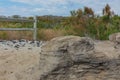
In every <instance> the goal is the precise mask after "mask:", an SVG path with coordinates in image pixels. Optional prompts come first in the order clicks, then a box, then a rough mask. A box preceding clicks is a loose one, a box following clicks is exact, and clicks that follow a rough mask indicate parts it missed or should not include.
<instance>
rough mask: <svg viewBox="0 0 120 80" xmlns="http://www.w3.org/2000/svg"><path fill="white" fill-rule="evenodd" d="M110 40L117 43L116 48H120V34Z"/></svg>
mask: <svg viewBox="0 0 120 80" xmlns="http://www.w3.org/2000/svg"><path fill="white" fill-rule="evenodd" d="M109 40H110V41H112V42H114V43H115V45H114V47H115V48H120V32H118V33H113V34H111V35H110V36H109Z"/></svg>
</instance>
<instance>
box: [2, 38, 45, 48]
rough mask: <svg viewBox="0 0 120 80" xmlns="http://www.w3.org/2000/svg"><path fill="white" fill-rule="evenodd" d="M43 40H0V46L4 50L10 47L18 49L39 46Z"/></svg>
mask: <svg viewBox="0 0 120 80" xmlns="http://www.w3.org/2000/svg"><path fill="white" fill-rule="evenodd" d="M44 43H45V41H30V40H25V39H20V40H0V48H3V49H4V50H8V49H10V48H12V49H20V48H25V47H26V48H28V49H32V48H36V47H37V48H40V47H41V46H42V45H43V44H44Z"/></svg>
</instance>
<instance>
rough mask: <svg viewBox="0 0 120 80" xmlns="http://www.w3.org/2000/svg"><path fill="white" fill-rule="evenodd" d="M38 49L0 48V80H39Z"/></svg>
mask: <svg viewBox="0 0 120 80" xmlns="http://www.w3.org/2000/svg"><path fill="white" fill-rule="evenodd" d="M40 51H41V50H40V47H33V48H30V49H29V47H21V48H19V49H14V48H10V47H8V48H6V47H3V46H2V47H1V46H0V80H39V75H40V70H39V65H40V64H39V57H40Z"/></svg>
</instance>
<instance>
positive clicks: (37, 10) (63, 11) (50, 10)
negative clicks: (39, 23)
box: [10, 0, 120, 15]
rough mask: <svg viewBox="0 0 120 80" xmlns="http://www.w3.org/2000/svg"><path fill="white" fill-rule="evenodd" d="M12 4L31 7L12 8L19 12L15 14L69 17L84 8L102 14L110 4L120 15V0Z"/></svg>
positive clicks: (48, 0)
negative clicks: (68, 15) (74, 11)
mask: <svg viewBox="0 0 120 80" xmlns="http://www.w3.org/2000/svg"><path fill="white" fill-rule="evenodd" d="M10 1H12V2H18V3H24V4H28V5H29V6H24V7H20V6H16V8H13V7H11V10H18V9H19V11H15V12H14V13H20V11H21V12H28V13H23V14H38V15H39V14H40V15H44V14H48V15H49V14H53V15H56V14H58V15H67V14H69V11H70V10H73V9H78V8H83V7H84V6H88V7H91V8H92V9H93V10H94V11H95V12H96V13H97V14H101V13H102V9H103V8H104V6H105V5H106V4H107V3H108V4H110V6H111V9H112V10H114V11H115V13H118V14H120V8H119V3H120V0H114V1H113V0H10Z"/></svg>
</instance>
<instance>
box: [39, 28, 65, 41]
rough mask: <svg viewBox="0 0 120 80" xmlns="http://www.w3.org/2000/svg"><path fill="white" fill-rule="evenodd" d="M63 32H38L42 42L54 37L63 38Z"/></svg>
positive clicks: (44, 30) (43, 30) (51, 30)
mask: <svg viewBox="0 0 120 80" xmlns="http://www.w3.org/2000/svg"><path fill="white" fill-rule="evenodd" d="M63 35H64V31H63V30H56V29H40V30H39V31H38V38H39V39H40V40H41V39H42V40H50V39H52V38H54V37H58V36H63Z"/></svg>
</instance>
